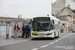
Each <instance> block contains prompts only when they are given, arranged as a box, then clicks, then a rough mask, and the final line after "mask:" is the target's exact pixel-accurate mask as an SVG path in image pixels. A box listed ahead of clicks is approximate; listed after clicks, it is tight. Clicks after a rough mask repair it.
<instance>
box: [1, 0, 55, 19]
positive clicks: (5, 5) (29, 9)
mask: <svg viewBox="0 0 75 50" xmlns="http://www.w3.org/2000/svg"><path fill="white" fill-rule="evenodd" d="M55 1H56V0H0V17H16V18H17V17H18V15H22V18H32V17H34V16H46V15H47V14H49V15H51V12H52V8H51V3H54V2H55Z"/></svg>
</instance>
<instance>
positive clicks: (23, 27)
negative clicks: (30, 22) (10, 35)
mask: <svg viewBox="0 0 75 50" xmlns="http://www.w3.org/2000/svg"><path fill="white" fill-rule="evenodd" d="M22 32H23V33H22V38H24V36H25V24H24V23H23V26H22Z"/></svg>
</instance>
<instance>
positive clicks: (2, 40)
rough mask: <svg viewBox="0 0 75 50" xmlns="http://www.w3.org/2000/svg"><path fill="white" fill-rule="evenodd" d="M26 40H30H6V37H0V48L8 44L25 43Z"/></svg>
mask: <svg viewBox="0 0 75 50" xmlns="http://www.w3.org/2000/svg"><path fill="white" fill-rule="evenodd" d="M27 40H30V38H17V39H14V38H11V37H10V38H9V39H6V36H0V47H1V46H6V45H10V44H15V43H20V42H25V41H27Z"/></svg>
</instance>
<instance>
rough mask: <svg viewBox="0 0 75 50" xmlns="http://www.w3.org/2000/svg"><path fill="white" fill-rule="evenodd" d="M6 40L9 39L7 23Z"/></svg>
mask: <svg viewBox="0 0 75 50" xmlns="http://www.w3.org/2000/svg"><path fill="white" fill-rule="evenodd" d="M6 39H9V23H7V25H6Z"/></svg>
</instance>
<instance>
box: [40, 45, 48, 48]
mask: <svg viewBox="0 0 75 50" xmlns="http://www.w3.org/2000/svg"><path fill="white" fill-rule="evenodd" d="M47 46H49V45H44V46H41V47H40V48H44V47H47Z"/></svg>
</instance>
